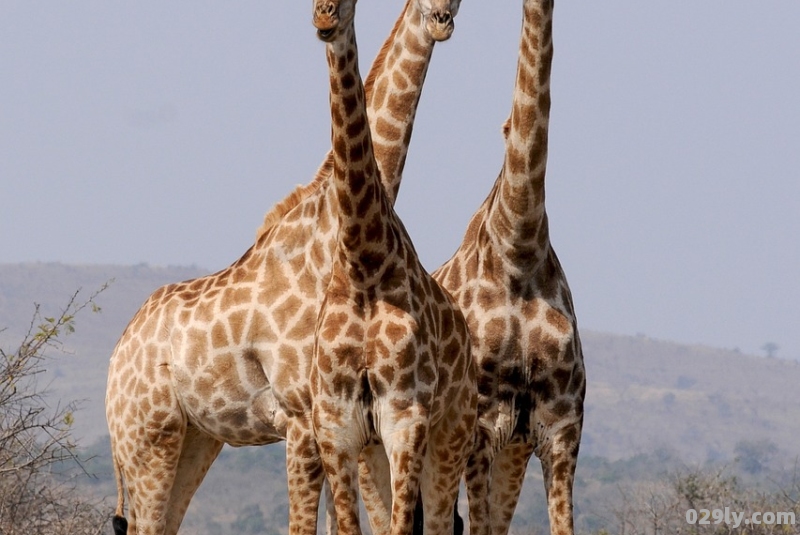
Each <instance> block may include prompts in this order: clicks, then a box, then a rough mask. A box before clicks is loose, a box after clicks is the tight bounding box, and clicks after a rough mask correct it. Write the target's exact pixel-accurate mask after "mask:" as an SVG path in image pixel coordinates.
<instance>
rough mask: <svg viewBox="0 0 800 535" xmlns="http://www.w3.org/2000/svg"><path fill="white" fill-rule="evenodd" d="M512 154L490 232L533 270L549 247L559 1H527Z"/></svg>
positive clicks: (509, 144)
mask: <svg viewBox="0 0 800 535" xmlns="http://www.w3.org/2000/svg"><path fill="white" fill-rule="evenodd" d="M523 9H524V19H523V26H522V37H521V40H520V48H519V59H518V62H517V77H516V83H515V85H514V98H513V103H512V106H511V116H510V117H509V119H508V121H507V122H506V124H505V126H504V129H503V130H504V134H505V137H506V153H505V160H504V162H503V170H502V172H501V175H500V179H499V180H498V185H497V191H496V192H495V193H496V198H495V200H494V203H493V205H492V207H491V208H490V211H489V215H488V217H489V222H488V223H489V224H488V228H489V229H490V232H491V233H492V234H493V237H494V240H493V241H494V243H495V244H496V245H498V247H499V248H500V249H501V253H502V254H503V256H505V258H506V260H508V261H510V262H512V263H513V264H515V265H518V266H520V267H524V268H531V267H533V266H535V265H537V264H538V263H540V262H541V261H542V260H543V259H544V255H546V254H547V249H548V247H547V246H548V244H549V233H548V228H547V215H546V213H545V205H544V197H545V194H544V193H545V192H544V182H545V169H546V165H547V136H548V124H549V119H550V66H551V63H552V59H553V40H552V35H553V33H552V26H553V24H552V21H553V0H525V1H524V7H523Z"/></svg>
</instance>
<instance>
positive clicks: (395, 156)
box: [364, 0, 435, 203]
mask: <svg viewBox="0 0 800 535" xmlns="http://www.w3.org/2000/svg"><path fill="white" fill-rule="evenodd" d="M434 44H435V41H434V40H433V39H432V38H431V37H430V35H428V33H427V32H426V31H425V28H424V24H423V18H422V13H421V12H420V11H419V9H418V8H417V4H416V1H415V0H408V1H407V2H406V6H405V8H404V9H403V12H402V13H401V14H400V17H399V18H398V19H397V22H396V23H395V25H394V28H393V29H392V32H391V34H389V37H388V38H387V39H386V41H385V42H384V44H383V47H382V48H381V50H380V52H378V56H377V57H376V58H375V61H374V62H373V66H372V69H371V70H370V73H369V75H368V76H367V79H366V81H365V82H364V85H365V89H366V93H367V96H368V100H367V108H368V115H369V122H370V128H371V129H372V142H373V146H374V149H373V150H374V151H375V160H376V161H377V162H378V168H379V169H380V171H381V180H382V182H383V185H384V188H386V194H387V195H388V197H389V200H390V201H391V202H392V203H394V201H395V199H396V198H397V193H398V190H399V189H400V181H401V179H402V176H403V168H404V166H405V163H406V155H407V154H408V145H409V142H410V141H411V132H412V130H413V128H414V117H415V116H416V113H417V106H418V104H419V99H420V95H421V94H422V85H423V83H424V82H425V76H426V74H427V73H428V65H429V64H430V61H431V56H432V54H433V46H434Z"/></svg>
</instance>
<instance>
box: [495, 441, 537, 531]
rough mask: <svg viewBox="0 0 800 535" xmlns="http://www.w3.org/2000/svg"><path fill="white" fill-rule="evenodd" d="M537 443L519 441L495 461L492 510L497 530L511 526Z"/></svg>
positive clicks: (499, 454)
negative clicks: (534, 445) (534, 446)
mask: <svg viewBox="0 0 800 535" xmlns="http://www.w3.org/2000/svg"><path fill="white" fill-rule="evenodd" d="M532 455H533V445H532V444H529V443H522V442H515V443H512V444H509V445H507V446H506V447H505V448H503V449H502V450H500V451H499V452H498V453H497V455H496V456H495V458H494V461H493V462H492V472H491V474H492V475H491V480H490V483H489V511H490V515H489V518H490V523H491V530H492V533H493V534H502V535H505V534H506V533H508V531H509V528H510V527H511V520H512V519H513V518H514V511H515V510H516V508H517V502H518V501H519V495H520V492H522V484H523V482H524V481H525V472H526V470H527V467H528V461H530V458H531V456H532Z"/></svg>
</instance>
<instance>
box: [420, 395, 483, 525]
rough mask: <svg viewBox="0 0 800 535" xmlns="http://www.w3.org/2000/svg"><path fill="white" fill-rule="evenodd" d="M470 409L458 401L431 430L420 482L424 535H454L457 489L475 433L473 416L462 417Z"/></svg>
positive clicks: (470, 403)
mask: <svg viewBox="0 0 800 535" xmlns="http://www.w3.org/2000/svg"><path fill="white" fill-rule="evenodd" d="M465 395H466V394H465ZM467 397H468V396H467ZM473 399H474V396H473ZM473 409H474V403H472V402H470V401H468V399H467V400H465V399H461V400H459V402H456V403H453V404H451V405H450V408H449V409H448V410H447V411H446V412H445V414H444V416H443V417H442V419H441V420H440V421H439V422H437V423H436V424H435V425H434V426H433V427H432V428H431V430H430V438H429V440H428V448H427V451H426V452H425V463H424V470H423V471H422V477H421V480H420V493H421V496H422V505H423V508H422V509H423V510H422V513H423V516H424V526H425V527H424V532H425V535H439V534H441V535H453V530H454V523H455V514H456V513H455V506H456V501H457V499H458V486H459V484H460V482H461V478H462V475H463V474H464V469H465V467H466V465H467V458H468V456H469V454H470V450H471V449H472V446H473V443H474V434H475V429H474V424H475V419H474V416H473V417H472V418H466V417H465V416H467V415H468V414H469V413H470V412H471V410H473ZM468 411H469V412H468ZM472 414H473V415H474V413H472Z"/></svg>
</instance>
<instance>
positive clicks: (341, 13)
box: [313, 0, 356, 43]
mask: <svg viewBox="0 0 800 535" xmlns="http://www.w3.org/2000/svg"><path fill="white" fill-rule="evenodd" d="M355 12H356V0H314V15H313V23H314V27H315V28H316V29H317V37H319V38H320V40H322V41H325V42H326V43H330V42H331V41H333V40H334V38H335V37H336V33H337V30H338V29H339V28H344V27H346V26H347V25H348V24H350V23H351V22H352V20H353V17H354V16H355Z"/></svg>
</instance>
